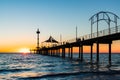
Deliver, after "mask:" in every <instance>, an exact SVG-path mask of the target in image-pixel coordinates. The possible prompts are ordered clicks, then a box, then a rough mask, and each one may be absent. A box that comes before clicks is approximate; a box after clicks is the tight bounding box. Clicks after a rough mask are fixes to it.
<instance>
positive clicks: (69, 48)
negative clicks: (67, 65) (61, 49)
mask: <svg viewBox="0 0 120 80" xmlns="http://www.w3.org/2000/svg"><path fill="white" fill-rule="evenodd" d="M68 58H70V47H69V51H68Z"/></svg>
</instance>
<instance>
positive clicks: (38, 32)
mask: <svg viewBox="0 0 120 80" xmlns="http://www.w3.org/2000/svg"><path fill="white" fill-rule="evenodd" d="M36 33H37V47H36V48H37V52H38V50H39V34H40V31H39V29H37V31H36Z"/></svg>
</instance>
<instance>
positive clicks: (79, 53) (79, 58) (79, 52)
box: [79, 46, 81, 59]
mask: <svg viewBox="0 0 120 80" xmlns="http://www.w3.org/2000/svg"><path fill="white" fill-rule="evenodd" d="M80 55H81V53H80V46H79V59H80Z"/></svg>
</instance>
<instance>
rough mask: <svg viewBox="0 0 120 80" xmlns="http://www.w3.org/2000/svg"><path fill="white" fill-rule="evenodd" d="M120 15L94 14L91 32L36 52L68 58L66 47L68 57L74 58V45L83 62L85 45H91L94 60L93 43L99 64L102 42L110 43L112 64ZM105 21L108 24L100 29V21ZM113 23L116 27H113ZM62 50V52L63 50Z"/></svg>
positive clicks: (109, 58)
mask: <svg viewBox="0 0 120 80" xmlns="http://www.w3.org/2000/svg"><path fill="white" fill-rule="evenodd" d="M111 17H112V18H111ZM118 19H119V17H118V16H117V15H116V14H114V13H112V12H104V11H101V12H98V13H96V14H94V15H93V16H92V17H91V18H90V19H89V20H90V21H91V33H90V34H87V35H84V36H81V37H77V35H76V38H75V39H71V40H67V41H64V42H62V44H57V45H54V46H51V47H43V48H39V49H38V47H39V45H38V47H37V50H36V53H38V54H42V55H50V56H59V57H62V58H66V49H68V58H70V59H73V47H78V48H79V56H78V60H80V61H81V62H82V61H83V60H84V59H83V55H84V54H83V53H84V52H83V50H84V46H89V47H90V62H91V63H92V62H93V44H96V63H97V64H99V61H100V59H99V54H100V48H99V45H100V44H107V45H108V63H109V65H111V64H112V63H111V61H112V59H111V45H112V42H113V41H115V40H120V26H118V24H117V23H118ZM100 21H105V22H106V24H107V25H108V26H107V27H106V28H107V29H104V30H99V22H100ZM111 24H112V25H114V27H111ZM93 27H96V29H97V30H96V31H95V32H93ZM38 43H39V42H38ZM61 51H62V52H61Z"/></svg>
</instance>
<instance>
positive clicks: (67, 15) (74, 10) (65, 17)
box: [0, 0, 120, 52]
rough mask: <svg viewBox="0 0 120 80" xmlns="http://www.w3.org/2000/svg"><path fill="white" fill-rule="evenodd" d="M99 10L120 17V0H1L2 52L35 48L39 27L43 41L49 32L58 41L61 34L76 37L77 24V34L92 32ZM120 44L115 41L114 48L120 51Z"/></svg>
mask: <svg viewBox="0 0 120 80" xmlns="http://www.w3.org/2000/svg"><path fill="white" fill-rule="evenodd" d="M99 11H110V12H113V13H115V14H117V15H118V16H119V17H120V0H0V52H15V51H18V50H19V49H20V48H35V47H36V30H37V28H39V29H40V32H41V33H40V42H42V41H44V40H46V39H48V37H49V36H50V35H51V36H53V37H54V38H55V39H56V40H58V41H60V35H62V41H64V40H68V39H72V38H75V27H76V26H77V27H78V36H83V35H86V34H90V21H89V18H90V17H91V16H92V15H93V14H95V13H97V12H99ZM118 21H119V22H118V24H120V20H118ZM102 28H103V29H106V28H107V27H102ZM119 45H120V41H116V42H113V45H112V47H113V49H112V51H114V52H118V51H119V52H120V50H119V47H120V46H119ZM103 46H104V47H105V48H102V49H103V51H106V50H104V49H106V48H107V47H106V45H103ZM86 50H87V49H86Z"/></svg>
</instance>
